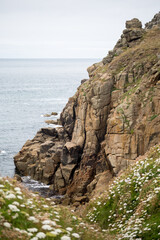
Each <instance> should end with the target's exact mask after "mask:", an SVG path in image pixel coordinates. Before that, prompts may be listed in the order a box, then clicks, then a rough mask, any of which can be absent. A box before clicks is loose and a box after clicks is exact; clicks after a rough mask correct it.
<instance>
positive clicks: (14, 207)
mask: <svg viewBox="0 0 160 240" xmlns="http://www.w3.org/2000/svg"><path fill="white" fill-rule="evenodd" d="M8 207H9V208H10V210H11V211H12V212H19V211H20V210H19V209H18V208H17V207H16V206H15V205H13V204H9V205H8Z"/></svg>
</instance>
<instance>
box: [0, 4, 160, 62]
mask: <svg viewBox="0 0 160 240" xmlns="http://www.w3.org/2000/svg"><path fill="white" fill-rule="evenodd" d="M159 11H160V0H0V58H103V57H105V56H106V55H107V52H108V51H109V50H111V49H113V47H114V45H115V44H116V42H117V41H118V39H119V38H120V35H121V34H122V31H123V29H124V28H125V22H126V20H130V19H132V18H135V17H136V18H138V19H140V20H141V21H142V23H143V26H144V24H145V23H146V22H148V21H150V20H151V19H152V18H153V16H154V15H155V14H156V13H158V12H159Z"/></svg>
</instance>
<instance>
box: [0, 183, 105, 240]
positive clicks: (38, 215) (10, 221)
mask: <svg viewBox="0 0 160 240" xmlns="http://www.w3.org/2000/svg"><path fill="white" fill-rule="evenodd" d="M45 220H49V222H46V223H45V222H44V221H45ZM45 225H47V226H45ZM68 227H69V229H68ZM44 228H46V229H44ZM34 231H35V232H34ZM39 232H42V233H44V234H45V235H44V234H40V235H42V237H40V236H39V234H38V233H39ZM75 233H78V235H76V234H75ZM37 234H38V235H37ZM72 234H73V235H72ZM43 235H44V237H43ZM64 236H66V237H64ZM67 237H68V238H67ZM0 239H3V240H10V239H12V240H18V239H24V240H27V239H33V240H37V239H48V240H50V239H57V240H58V239H63V240H69V239H84V240H89V239H93V240H94V239H95V240H96V239H99V240H102V239H106V237H105V236H104V234H102V233H101V232H100V231H99V229H95V227H94V228H93V227H92V225H89V224H86V223H84V222H83V221H82V219H80V218H77V217H76V216H75V215H73V212H72V211H69V210H68V209H67V208H65V207H63V206H61V207H59V206H56V205H55V204H54V202H53V200H52V199H49V198H48V199H44V198H41V197H39V196H38V194H35V193H31V192H29V191H27V190H26V189H25V188H24V187H23V186H21V185H20V184H19V183H17V182H16V181H15V180H13V179H6V178H0Z"/></svg>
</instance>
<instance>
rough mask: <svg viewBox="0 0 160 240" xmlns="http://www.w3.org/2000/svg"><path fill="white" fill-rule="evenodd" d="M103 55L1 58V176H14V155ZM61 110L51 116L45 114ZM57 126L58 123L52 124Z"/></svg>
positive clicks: (64, 101) (71, 93)
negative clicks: (90, 57)
mask: <svg viewBox="0 0 160 240" xmlns="http://www.w3.org/2000/svg"><path fill="white" fill-rule="evenodd" d="M99 61H100V59H0V176H2V177H3V176H9V177H13V176H14V173H15V166H14V161H13V157H14V155H16V154H17V153H18V152H19V151H20V150H21V148H22V146H23V145H24V143H25V142H26V141H27V140H28V139H32V138H33V137H34V136H35V134H36V132H37V131H38V130H39V129H40V128H42V127H47V126H48V125H47V124H46V123H45V120H48V119H53V120H55V119H56V118H57V117H59V115H60V113H61V111H62V110H63V108H64V107H65V104H66V103H67V101H68V98H69V97H71V96H73V95H74V93H75V92H76V89H77V87H78V86H79V85H80V84H81V80H82V79H84V78H88V73H87V71H86V69H87V68H88V67H89V66H91V65H92V64H93V63H96V62H99ZM51 112H57V113H58V116H52V117H49V118H46V117H44V115H45V114H50V113H51ZM49 126H50V127H55V126H54V125H49Z"/></svg>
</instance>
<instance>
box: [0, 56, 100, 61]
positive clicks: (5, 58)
mask: <svg viewBox="0 0 160 240" xmlns="http://www.w3.org/2000/svg"><path fill="white" fill-rule="evenodd" d="M7 59H13V60H14V59H15V60H18V59H19V60H23V59H25V60H26V59H29V60H30V59H35V60H36V59H102V58H100V57H94V58H93V57H68V58H67V57H53V58H50V57H48V58H47V57H39V58H37V57H26V58H25V57H23V58H22V57H20V58H15V57H4V58H3V57H2V58H1V57H0V60H7Z"/></svg>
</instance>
